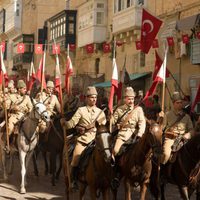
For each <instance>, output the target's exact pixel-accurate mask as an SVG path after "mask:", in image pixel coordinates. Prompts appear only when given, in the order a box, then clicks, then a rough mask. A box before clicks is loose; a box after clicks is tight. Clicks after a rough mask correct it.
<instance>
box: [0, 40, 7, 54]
mask: <svg viewBox="0 0 200 200" xmlns="http://www.w3.org/2000/svg"><path fill="white" fill-rule="evenodd" d="M0 47H1V49H2V53H4V52H5V49H6V43H5V42H1V45H0Z"/></svg>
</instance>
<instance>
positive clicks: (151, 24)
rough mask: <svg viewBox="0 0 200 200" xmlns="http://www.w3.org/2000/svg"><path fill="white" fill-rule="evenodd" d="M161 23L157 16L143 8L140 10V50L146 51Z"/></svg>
mask: <svg viewBox="0 0 200 200" xmlns="http://www.w3.org/2000/svg"><path fill="white" fill-rule="evenodd" d="M161 25H162V21H161V20H160V19H158V18H157V17H155V16H153V15H151V14H150V13H148V12H147V11H146V10H145V9H143V12H142V25H141V44H142V46H141V47H142V48H141V51H142V52H144V53H146V54H147V53H148V52H149V50H150V48H151V46H152V43H153V40H154V39H155V37H156V35H157V33H158V31H159V29H160V27H161Z"/></svg>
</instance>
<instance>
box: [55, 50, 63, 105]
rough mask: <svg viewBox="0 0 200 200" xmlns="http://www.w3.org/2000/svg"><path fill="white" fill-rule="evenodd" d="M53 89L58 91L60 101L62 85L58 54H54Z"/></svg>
mask: <svg viewBox="0 0 200 200" xmlns="http://www.w3.org/2000/svg"><path fill="white" fill-rule="evenodd" d="M55 90H56V91H57V92H58V95H59V99H60V102H62V99H61V98H62V95H61V93H62V86H61V74H60V65H59V58H58V54H56V71H55Z"/></svg>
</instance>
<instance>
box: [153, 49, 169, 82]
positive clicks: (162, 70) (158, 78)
mask: <svg viewBox="0 0 200 200" xmlns="http://www.w3.org/2000/svg"><path fill="white" fill-rule="evenodd" d="M167 52H168V49H166V50H165V57H164V60H163V63H162V65H161V67H160V69H159V71H158V73H157V75H156V77H155V79H154V81H158V82H163V83H165V79H166V65H167Z"/></svg>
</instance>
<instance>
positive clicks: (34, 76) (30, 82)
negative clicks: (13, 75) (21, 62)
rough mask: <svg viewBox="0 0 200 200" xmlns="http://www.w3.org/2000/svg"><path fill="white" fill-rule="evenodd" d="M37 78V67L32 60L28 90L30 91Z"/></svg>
mask: <svg viewBox="0 0 200 200" xmlns="http://www.w3.org/2000/svg"><path fill="white" fill-rule="evenodd" d="M35 80H36V75H35V68H34V64H33V61H31V68H30V71H29V78H28V90H29V91H31V89H32V87H33V83H34V81H35Z"/></svg>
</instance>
